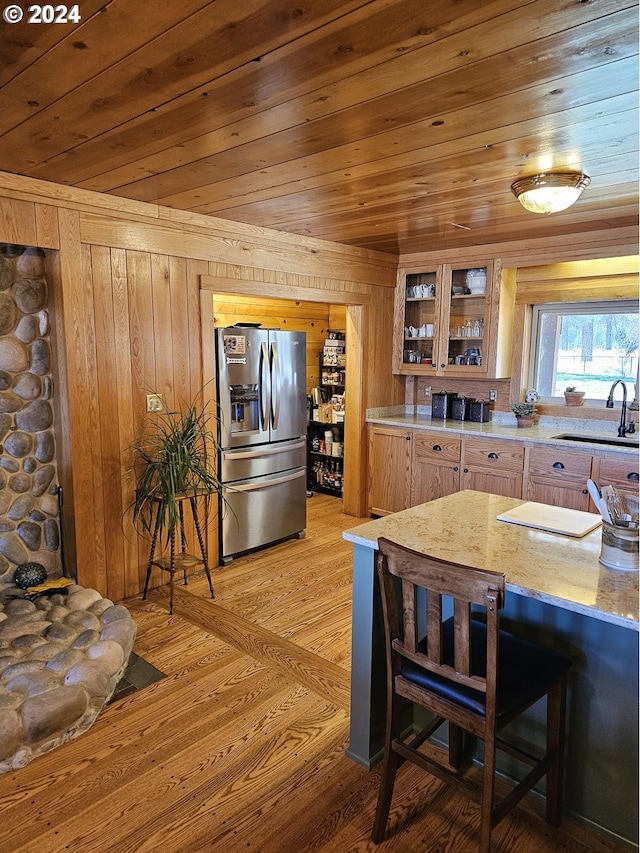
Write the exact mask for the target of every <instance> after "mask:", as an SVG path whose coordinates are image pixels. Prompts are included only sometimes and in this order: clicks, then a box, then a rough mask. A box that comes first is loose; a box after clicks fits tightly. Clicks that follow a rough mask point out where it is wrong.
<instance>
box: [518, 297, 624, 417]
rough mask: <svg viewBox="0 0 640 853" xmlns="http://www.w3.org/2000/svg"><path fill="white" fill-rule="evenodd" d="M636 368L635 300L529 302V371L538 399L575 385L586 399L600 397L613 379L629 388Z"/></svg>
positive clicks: (550, 399)
mask: <svg viewBox="0 0 640 853" xmlns="http://www.w3.org/2000/svg"><path fill="white" fill-rule="evenodd" d="M637 373H638V303H637V302H636V301H634V300H631V299H627V300H616V301H615V302H559V303H548V304H546V305H534V306H533V328H532V341H531V364H530V366H529V376H530V377H531V378H532V381H531V382H530V385H531V386H532V387H534V388H536V390H537V391H538V393H539V394H540V398H541V399H542V400H546V401H547V402H554V401H555V400H557V401H558V402H559V401H560V399H561V398H562V396H563V392H564V390H565V388H567V387H568V386H569V387H570V386H572V385H575V386H576V388H577V389H578V390H579V391H584V392H585V399H587V400H593V401H603V400H605V399H606V397H607V395H608V394H609V389H610V387H611V385H612V383H613V382H615V381H616V380H617V379H622V380H623V381H624V382H628V383H631V387H632V388H633V384H634V383H635V382H637ZM631 396H633V393H632V392H631Z"/></svg>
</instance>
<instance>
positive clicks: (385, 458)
mask: <svg viewBox="0 0 640 853" xmlns="http://www.w3.org/2000/svg"><path fill="white" fill-rule="evenodd" d="M412 445H413V432H412V430H410V429H400V428H398V427H387V426H378V425H371V426H369V512H370V513H371V514H372V515H388V514H389V513H392V512H399V511H400V510H401V509H407V508H408V507H409V506H410V501H411V449H412Z"/></svg>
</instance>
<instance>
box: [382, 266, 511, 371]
mask: <svg viewBox="0 0 640 853" xmlns="http://www.w3.org/2000/svg"><path fill="white" fill-rule="evenodd" d="M500 273H501V269H500V264H499V263H498V262H497V261H478V262H477V263H475V264H467V265H465V266H462V265H457V264H451V263H443V264H439V265H437V266H434V267H433V268H432V269H428V270H419V269H414V268H409V267H405V268H402V269H400V270H399V274H398V284H397V287H396V306H395V329H394V373H401V374H405V375H416V374H419V375H429V374H433V375H436V376H443V375H447V376H466V377H472V376H477V377H491V378H498V377H500V376H508V375H509V369H510V345H511V328H512V320H513V315H512V307H513V295H514V292H515V287H514V286H510V281H509V277H506V280H505V281H502V280H501V275H500ZM501 312H502V316H501ZM506 315H508V316H506ZM507 350H508V352H507Z"/></svg>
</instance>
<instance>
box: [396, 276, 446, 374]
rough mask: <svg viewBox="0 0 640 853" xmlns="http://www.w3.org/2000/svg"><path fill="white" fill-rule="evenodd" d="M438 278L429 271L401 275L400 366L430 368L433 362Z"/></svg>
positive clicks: (437, 304)
mask: <svg viewBox="0 0 640 853" xmlns="http://www.w3.org/2000/svg"><path fill="white" fill-rule="evenodd" d="M440 282H441V277H440V275H439V274H438V273H437V272H436V271H435V270H434V271H433V272H420V273H409V274H408V275H406V276H405V299H404V330H403V346H402V364H403V365H415V366H418V365H422V366H423V367H431V365H432V364H434V366H435V363H437V352H435V348H436V344H435V343H434V342H435V341H437V335H438V331H437V329H438V320H437V317H438V310H437V307H436V306H439V304H440V303H439V299H438V292H439V290H440Z"/></svg>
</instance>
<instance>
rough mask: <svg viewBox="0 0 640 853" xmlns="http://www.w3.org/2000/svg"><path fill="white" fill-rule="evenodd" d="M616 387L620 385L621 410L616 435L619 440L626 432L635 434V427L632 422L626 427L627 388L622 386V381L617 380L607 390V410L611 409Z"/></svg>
mask: <svg viewBox="0 0 640 853" xmlns="http://www.w3.org/2000/svg"><path fill="white" fill-rule="evenodd" d="M616 385H622V410H621V412H620V426H619V427H618V435H619V436H620V438H624V437H625V435H626V434H627V433H628V432H635V431H636V427H635V424H634V423H633V421H629V425H628V426H627V386H626V385H625V384H624V382H623V381H622V379H618V380H617V381H616V382H614V383H613V385H612V386H611V388H610V389H609V396H608V397H607V402H606V407H607V409H613V392H614V391H615V389H616Z"/></svg>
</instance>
